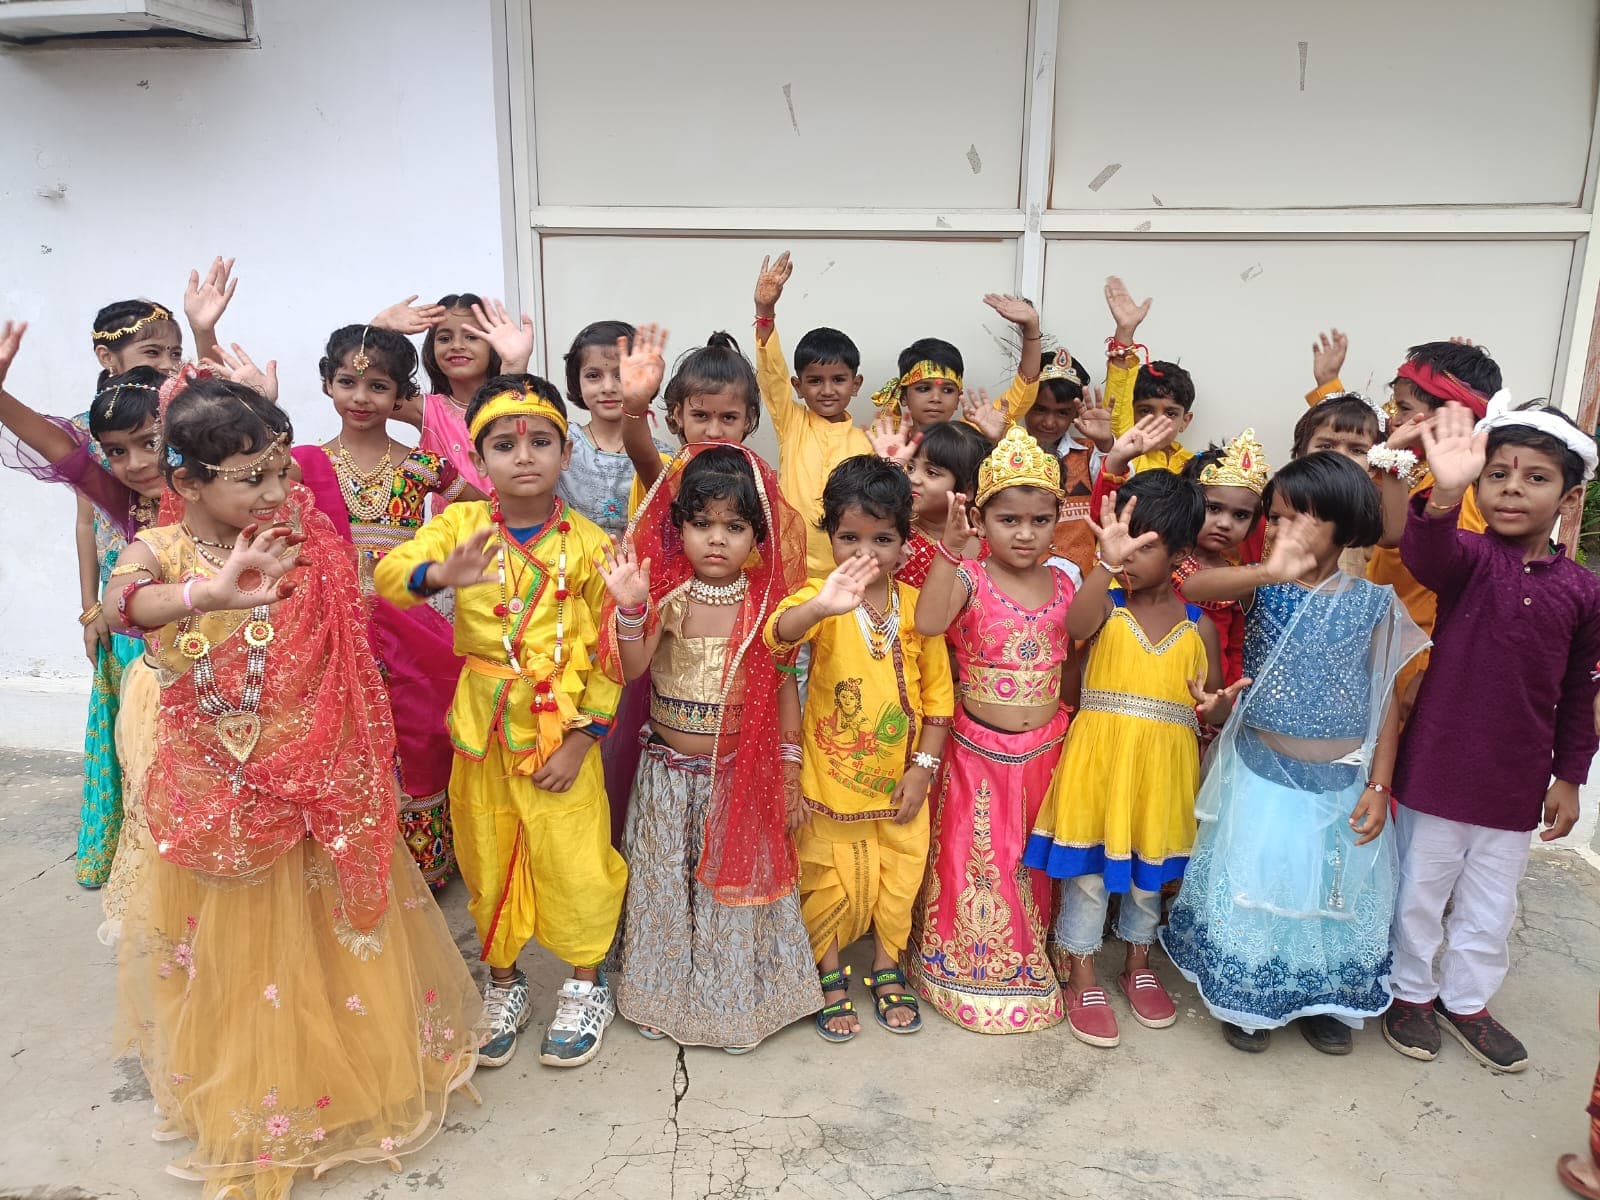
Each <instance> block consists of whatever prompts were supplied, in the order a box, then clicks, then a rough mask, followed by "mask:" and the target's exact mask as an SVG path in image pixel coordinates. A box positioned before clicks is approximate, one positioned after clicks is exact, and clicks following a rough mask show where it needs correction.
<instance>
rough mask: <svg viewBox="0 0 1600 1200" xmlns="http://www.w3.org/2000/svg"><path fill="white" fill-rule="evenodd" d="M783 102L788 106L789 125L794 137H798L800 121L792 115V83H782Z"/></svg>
mask: <svg viewBox="0 0 1600 1200" xmlns="http://www.w3.org/2000/svg"><path fill="white" fill-rule="evenodd" d="M783 102H784V103H785V104H787V105H788V106H789V126H790V128H791V129H793V130H794V135H795V137H799V136H800V122H799V120H798V119H797V118H796V117H795V115H794V84H792V83H786V84H784V85H783Z"/></svg>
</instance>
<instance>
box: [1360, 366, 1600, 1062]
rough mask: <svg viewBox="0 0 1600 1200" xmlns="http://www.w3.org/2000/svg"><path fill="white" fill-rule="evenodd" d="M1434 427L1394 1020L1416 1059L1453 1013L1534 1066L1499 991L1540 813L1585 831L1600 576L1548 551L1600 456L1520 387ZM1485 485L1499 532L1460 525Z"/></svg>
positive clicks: (1496, 1058) (1406, 548) (1409, 552)
mask: <svg viewBox="0 0 1600 1200" xmlns="http://www.w3.org/2000/svg"><path fill="white" fill-rule="evenodd" d="M1430 426H1431V427H1429V428H1426V429H1425V431H1424V433H1423V435H1422V439H1423V445H1424V446H1426V448H1427V454H1428V466H1429V467H1430V468H1431V469H1432V470H1433V475H1434V487H1433V491H1432V494H1431V495H1426V496H1418V497H1416V498H1415V499H1414V500H1413V501H1412V508H1411V513H1410V516H1409V517H1408V519H1407V522H1406V529H1405V535H1404V537H1403V538H1402V540H1401V543H1400V554H1401V558H1402V559H1403V560H1404V562H1405V565H1406V567H1407V568H1408V569H1409V570H1410V571H1411V573H1412V574H1413V575H1414V576H1416V578H1417V580H1418V581H1419V582H1420V583H1422V584H1423V585H1424V586H1426V587H1428V588H1430V589H1432V590H1433V591H1435V592H1437V593H1438V596H1439V617H1438V622H1437V624H1435V626H1434V631H1433V640H1434V650H1433V664H1432V666H1431V667H1430V669H1429V671H1428V673H1427V674H1426V675H1425V676H1424V677H1423V682H1422V690H1421V691H1420V693H1419V694H1418V696H1417V704H1416V708H1415V709H1414V710H1413V711H1412V714H1411V719H1410V721H1409V722H1408V724H1407V725H1406V729H1405V737H1404V740H1403V741H1402V743H1401V747H1400V758H1399V763H1398V766H1397V769H1396V772H1395V779H1394V788H1395V798H1396V799H1397V800H1398V801H1399V804H1400V808H1399V813H1398V816H1397V818H1396V822H1395V827H1396V831H1397V833H1398V843H1399V852H1400V888H1399V896H1398V898H1397V900H1396V903H1395V915H1394V928H1393V935H1392V937H1393V951H1394V967H1393V975H1392V978H1391V984H1392V986H1393V990H1394V996H1395V999H1394V1004H1393V1005H1392V1006H1391V1007H1390V1009H1389V1011H1388V1012H1387V1013H1386V1014H1384V1020H1383V1032H1384V1038H1385V1040H1387V1041H1388V1043H1389V1044H1390V1045H1391V1046H1393V1047H1394V1048H1395V1049H1396V1050H1398V1051H1400V1053H1402V1054H1405V1055H1409V1056H1410V1057H1412V1058H1418V1059H1423V1060H1428V1061H1431V1060H1432V1059H1433V1058H1435V1057H1436V1056H1437V1055H1438V1052H1439V1018H1443V1025H1444V1028H1445V1029H1446V1030H1448V1031H1449V1032H1450V1033H1451V1034H1453V1035H1454V1036H1455V1037H1456V1038H1457V1039H1458V1040H1459V1041H1460V1042H1461V1044H1462V1045H1463V1046H1465V1047H1466V1048H1467V1050H1468V1052H1469V1053H1471V1054H1472V1056H1473V1057H1474V1058H1476V1059H1478V1060H1479V1061H1480V1062H1482V1063H1483V1064H1484V1065H1485V1066H1487V1067H1490V1068H1491V1069H1493V1070H1496V1071H1520V1070H1522V1069H1523V1068H1524V1067H1525V1066H1526V1065H1527V1062H1528V1052H1527V1050H1525V1049H1524V1048H1523V1045H1522V1043H1521V1042H1520V1041H1518V1040H1517V1039H1516V1038H1515V1037H1514V1036H1512V1034H1511V1033H1510V1032H1509V1031H1507V1030H1506V1028H1505V1027H1504V1026H1503V1025H1501V1024H1500V1023H1499V1022H1498V1021H1496V1020H1495V1019H1494V1018H1493V1017H1491V1016H1490V1015H1489V1010H1488V1003H1489V999H1490V997H1492V996H1493V995H1494V993H1495V992H1496V991H1497V990H1498V989H1499V987H1500V984H1501V982H1502V981H1503V980H1504V979H1505V976H1506V970H1507V967H1508V966H1509V964H1510V954H1509V950H1508V946H1507V943H1508V939H1509V937H1510V934H1511V926H1512V923H1513V921H1514V920H1515V917H1516V909H1517V885H1518V883H1519V882H1520V881H1521V879H1522V875H1523V872H1524V870H1525V869H1526V868H1527V864H1528V851H1529V847H1530V838H1529V834H1530V832H1531V831H1532V830H1533V829H1534V828H1535V827H1536V826H1538V825H1539V824H1540V822H1541V818H1542V821H1543V824H1544V825H1545V826H1546V828H1545V829H1544V831H1543V832H1542V833H1541V834H1540V837H1541V838H1543V839H1544V840H1545V841H1547V842H1548V841H1553V840H1555V839H1556V838H1559V837H1562V836H1564V835H1565V834H1567V833H1568V832H1570V831H1571V829H1572V827H1573V825H1574V824H1575V823H1576V821H1577V819H1578V788H1579V786H1580V785H1581V784H1582V783H1583V782H1584V781H1585V780H1586V779H1587V777H1588V773H1589V761H1590V759H1592V758H1593V757H1594V754H1595V748H1596V744H1597V741H1600V738H1597V736H1596V731H1595V722H1594V717H1593V713H1592V709H1593V705H1594V699H1595V690H1596V684H1595V682H1594V678H1593V674H1592V673H1593V672H1594V670H1595V664H1596V661H1597V659H1600V579H1597V578H1596V577H1595V576H1594V575H1591V574H1590V573H1589V572H1588V571H1586V570H1584V569H1583V568H1582V567H1580V566H1578V565H1577V564H1576V563H1574V562H1573V561H1572V560H1571V559H1570V558H1568V557H1567V555H1566V549H1565V547H1561V546H1557V547H1555V548H1554V550H1552V549H1551V545H1550V535H1551V533H1552V532H1553V530H1554V529H1555V525H1556V521H1557V520H1558V519H1559V518H1560V516H1561V514H1562V513H1563V512H1564V511H1570V510H1572V509H1573V508H1575V507H1576V506H1577V505H1580V504H1581V503H1582V500H1583V484H1584V482H1585V481H1586V480H1588V479H1591V478H1593V476H1594V473H1595V465H1596V458H1597V454H1596V447H1595V442H1594V439H1593V438H1592V437H1590V436H1589V435H1587V434H1585V433H1584V432H1583V431H1582V430H1580V429H1579V428H1578V427H1577V426H1576V425H1574V424H1573V423H1572V422H1571V421H1570V420H1568V419H1567V418H1566V417H1565V416H1564V415H1563V414H1561V413H1560V412H1559V411H1557V410H1555V409H1552V408H1548V407H1546V406H1543V405H1538V406H1533V405H1530V406H1527V407H1524V408H1521V409H1513V408H1511V407H1510V404H1509V398H1508V397H1506V396H1505V394H1504V393H1502V394H1501V396H1498V397H1496V399H1495V402H1493V403H1491V404H1490V406H1489V413H1488V416H1486V417H1485V418H1484V419H1483V420H1482V421H1480V422H1478V423H1477V425H1476V427H1474V425H1473V421H1472V416H1471V414H1470V413H1468V411H1467V410H1466V409H1465V408H1463V407H1461V406H1460V405H1456V404H1450V405H1447V406H1446V407H1445V408H1442V409H1440V410H1439V411H1438V413H1437V414H1436V415H1435V416H1434V417H1433V418H1432V419H1431V421H1430ZM1474 482H1476V484H1477V489H1478V490H1477V498H1478V505H1479V507H1480V508H1481V509H1482V510H1483V514H1484V517H1485V518H1486V520H1487V522H1488V530H1487V532H1485V533H1469V532H1467V531H1465V530H1462V529H1458V528H1457V526H1456V516H1457V509H1458V507H1459V505H1460V503H1461V498H1462V496H1463V495H1465V493H1466V490H1467V489H1468V488H1469V487H1471V486H1472V485H1473V483H1474ZM1552 776H1553V777H1554V782H1552ZM1452 901H1453V907H1452V908H1451V914H1450V919H1449V922H1448V925H1446V924H1445V922H1444V910H1445V906H1446V904H1447V903H1450V902H1452ZM1447 939H1448V945H1446V946H1445V950H1444V955H1443V957H1442V959H1441V960H1440V963H1439V971H1438V975H1437V978H1436V977H1435V974H1434V967H1433V961H1434V957H1435V955H1436V954H1437V953H1438V951H1439V947H1440V944H1441V943H1442V942H1445V941H1446V940H1447Z"/></svg>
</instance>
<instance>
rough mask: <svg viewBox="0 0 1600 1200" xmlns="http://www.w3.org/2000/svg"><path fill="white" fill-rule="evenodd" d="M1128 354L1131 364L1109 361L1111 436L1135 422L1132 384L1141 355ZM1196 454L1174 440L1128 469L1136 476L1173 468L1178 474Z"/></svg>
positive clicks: (1118, 435)
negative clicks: (1146, 472)
mask: <svg viewBox="0 0 1600 1200" xmlns="http://www.w3.org/2000/svg"><path fill="white" fill-rule="evenodd" d="M1129 357H1130V358H1132V359H1133V366H1131V367H1126V366H1123V365H1122V362H1121V361H1120V360H1118V359H1114V358H1113V359H1107V360H1106V406H1107V407H1108V408H1110V409H1111V436H1112V437H1121V436H1122V435H1123V434H1125V433H1127V432H1128V430H1130V429H1132V428H1133V427H1134V424H1135V420H1134V415H1133V384H1134V380H1135V379H1137V378H1138V375H1139V370H1140V368H1139V356H1138V355H1137V354H1131V355H1129ZM1193 457H1194V452H1193V451H1192V450H1186V449H1185V448H1184V447H1183V445H1182V443H1180V442H1177V441H1174V442H1173V443H1172V445H1170V446H1168V447H1167V448H1166V449H1165V450H1152V451H1151V452H1150V453H1149V454H1141V455H1139V457H1138V458H1136V459H1134V460H1133V463H1132V465H1130V466H1129V468H1128V471H1129V473H1130V474H1134V475H1137V474H1138V473H1139V472H1140V471H1171V472H1172V473H1173V474H1174V475H1176V474H1177V473H1178V472H1179V471H1181V470H1183V464H1184V463H1186V462H1188V461H1189V460H1190V459H1191V458H1193Z"/></svg>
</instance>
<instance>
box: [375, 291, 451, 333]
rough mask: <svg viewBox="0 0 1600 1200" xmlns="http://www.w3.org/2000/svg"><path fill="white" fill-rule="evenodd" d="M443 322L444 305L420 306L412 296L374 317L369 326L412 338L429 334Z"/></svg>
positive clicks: (395, 303)
mask: <svg viewBox="0 0 1600 1200" xmlns="http://www.w3.org/2000/svg"><path fill="white" fill-rule="evenodd" d="M442 320H444V305H442V304H418V303H417V297H416V296H415V295H410V296H407V297H406V298H405V299H404V300H396V301H395V302H394V303H393V304H391V305H389V307H388V308H386V309H384V310H383V311H382V312H380V313H379V314H378V315H377V316H375V317H373V318H372V320H371V321H370V322H368V324H371V325H376V326H378V327H379V328H380V329H392V330H394V331H395V332H396V333H403V334H405V335H406V336H407V337H410V336H411V335H413V334H417V333H427V332H428V330H430V329H432V328H433V327H434V326H435V325H437V324H438V323H439V322H440V321H442Z"/></svg>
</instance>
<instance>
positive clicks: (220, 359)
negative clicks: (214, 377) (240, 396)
mask: <svg viewBox="0 0 1600 1200" xmlns="http://www.w3.org/2000/svg"><path fill="white" fill-rule="evenodd" d="M211 350H212V353H211V356H210V357H208V358H206V359H205V360H204V363H205V365H206V366H208V367H210V368H211V369H212V370H213V371H215V372H216V373H217V374H218V375H221V376H223V377H224V378H227V379H231V380H233V382H234V383H242V384H244V385H245V386H246V387H250V388H254V389H255V390H256V391H258V392H260V393H261V394H262V395H263V396H265V397H266V398H267V399H268V400H271V401H272V402H273V403H274V404H276V403H277V402H278V360H277V359H275V358H273V359H268V360H267V365H266V367H265V368H262V367H258V366H256V364H255V360H254V359H252V358H251V357H250V356H249V355H248V354H246V353H245V350H244V347H243V346H241V345H239V343H238V342H234V343H233V353H232V354H229V353H228V352H227V351H226V350H224V349H223V348H222V347H221V346H220V345H217V346H213V347H212V348H211Z"/></svg>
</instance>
